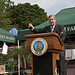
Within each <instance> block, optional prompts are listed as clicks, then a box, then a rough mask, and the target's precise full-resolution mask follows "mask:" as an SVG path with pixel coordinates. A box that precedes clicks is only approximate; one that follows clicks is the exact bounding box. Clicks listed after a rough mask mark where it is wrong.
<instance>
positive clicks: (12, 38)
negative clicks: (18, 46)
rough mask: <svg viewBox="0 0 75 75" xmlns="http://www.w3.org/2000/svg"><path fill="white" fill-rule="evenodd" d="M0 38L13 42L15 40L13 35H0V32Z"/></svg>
mask: <svg viewBox="0 0 75 75" xmlns="http://www.w3.org/2000/svg"><path fill="white" fill-rule="evenodd" d="M0 39H1V40H3V41H5V40H9V42H10V41H13V42H14V41H16V39H15V37H14V36H7V35H2V34H0Z"/></svg>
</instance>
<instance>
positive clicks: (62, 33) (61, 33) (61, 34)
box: [60, 26, 66, 42]
mask: <svg viewBox="0 0 75 75" xmlns="http://www.w3.org/2000/svg"><path fill="white" fill-rule="evenodd" d="M60 38H61V41H62V42H64V40H65V38H66V34H65V31H64V26H61V32H60Z"/></svg>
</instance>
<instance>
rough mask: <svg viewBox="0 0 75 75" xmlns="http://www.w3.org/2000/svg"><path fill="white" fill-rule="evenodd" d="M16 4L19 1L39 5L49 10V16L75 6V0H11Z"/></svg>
mask: <svg viewBox="0 0 75 75" xmlns="http://www.w3.org/2000/svg"><path fill="white" fill-rule="evenodd" d="M11 1H13V2H14V4H15V5H17V4H18V3H21V4H24V3H30V4H31V5H34V4H38V6H39V7H40V8H42V9H44V10H45V12H47V16H49V15H51V14H53V15H55V14H57V13H58V12H59V11H60V10H62V9H66V8H71V7H75V0H11Z"/></svg>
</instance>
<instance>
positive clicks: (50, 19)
mask: <svg viewBox="0 0 75 75" xmlns="http://www.w3.org/2000/svg"><path fill="white" fill-rule="evenodd" d="M48 21H49V24H50V25H51V26H54V25H55V24H56V19H55V16H54V15H50V16H49V17H48Z"/></svg>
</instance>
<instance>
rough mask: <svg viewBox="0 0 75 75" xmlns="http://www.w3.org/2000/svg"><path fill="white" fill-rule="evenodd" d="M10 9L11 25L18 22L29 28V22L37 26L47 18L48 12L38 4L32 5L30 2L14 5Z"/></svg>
mask: <svg viewBox="0 0 75 75" xmlns="http://www.w3.org/2000/svg"><path fill="white" fill-rule="evenodd" d="M8 10H10V14H9V17H10V19H11V21H12V23H11V25H13V26H14V25H16V24H17V26H18V27H19V28H21V29H25V28H28V24H29V23H32V24H33V25H35V26H36V25H39V24H41V23H43V22H45V21H46V20H47V13H46V12H45V11H44V9H42V8H40V7H39V6H38V5H37V4H35V5H31V4H30V3H25V4H18V5H13V6H11V8H9V9H8Z"/></svg>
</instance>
